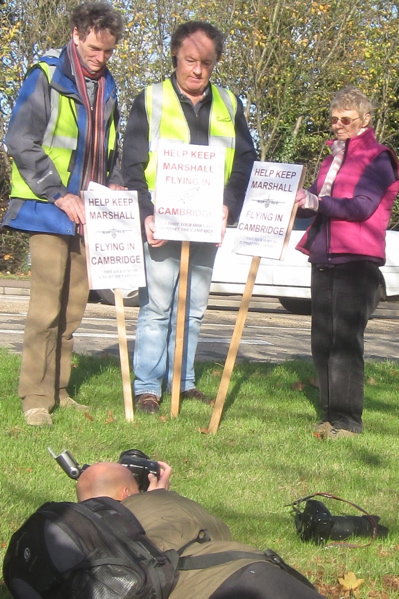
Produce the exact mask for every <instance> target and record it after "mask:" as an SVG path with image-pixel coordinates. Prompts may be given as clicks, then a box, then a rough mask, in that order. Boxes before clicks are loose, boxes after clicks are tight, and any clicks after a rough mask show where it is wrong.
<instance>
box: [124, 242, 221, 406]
mask: <svg viewBox="0 0 399 599" xmlns="http://www.w3.org/2000/svg"><path fill="white" fill-rule="evenodd" d="M216 250H217V248H216V246H215V245H214V244H212V243H190V262H189V272H188V288H187V298H186V318H185V333H184V350H183V360H182V375H181V385H180V388H181V391H188V390H189V389H193V388H194V387H195V374H194V359H195V353H196V350H197V344H198V337H199V332H200V326H201V322H202V320H203V317H204V313H205V310H206V307H207V305H208V296H209V288H210V285H211V279H212V269H213V263H214V261H215V255H216ZM180 254H181V243H180V242H179V241H168V242H167V243H166V244H165V245H163V246H161V247H159V248H152V247H151V246H149V245H148V244H147V243H145V244H144V257H145V267H146V276H147V287H143V288H141V289H140V293H139V301H140V312H139V316H138V320H137V331H136V343H135V348H134V358H133V369H134V375H135V381H134V394H135V395H141V394H142V393H154V394H155V395H158V396H159V397H160V396H161V393H162V385H163V383H165V384H166V389H167V390H170V388H171V386H172V378H173V359H174V351H175V335H176V318H177V303H178V302H177V300H178V291H179V273H180Z"/></svg>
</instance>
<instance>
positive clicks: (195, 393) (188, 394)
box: [180, 387, 210, 403]
mask: <svg viewBox="0 0 399 599" xmlns="http://www.w3.org/2000/svg"><path fill="white" fill-rule="evenodd" d="M180 399H196V400H197V401H202V402H203V403H210V399H208V398H207V397H206V396H205V395H204V394H203V393H201V391H199V390H198V389H197V388H196V387H193V388H192V389H188V390H187V391H182V392H181V393H180Z"/></svg>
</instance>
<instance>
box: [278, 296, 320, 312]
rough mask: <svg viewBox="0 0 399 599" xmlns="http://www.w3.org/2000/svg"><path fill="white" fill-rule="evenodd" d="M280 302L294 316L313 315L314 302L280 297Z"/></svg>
mask: <svg viewBox="0 0 399 599" xmlns="http://www.w3.org/2000/svg"><path fill="white" fill-rule="evenodd" d="M278 301H279V302H280V304H281V305H282V306H283V308H285V309H286V310H287V311H288V312H292V314H306V315H308V316H310V315H311V314H312V300H310V299H303V298H299V297H279V298H278Z"/></svg>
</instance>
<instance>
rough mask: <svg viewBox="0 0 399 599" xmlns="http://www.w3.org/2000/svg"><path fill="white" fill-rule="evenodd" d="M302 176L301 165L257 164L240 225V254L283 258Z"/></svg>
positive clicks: (237, 240)
mask: <svg viewBox="0 0 399 599" xmlns="http://www.w3.org/2000/svg"><path fill="white" fill-rule="evenodd" d="M302 174H303V166H302V165H298V164H284V163H277V162H254V165H253V168H252V173H251V177H250V180H249V183H248V188H247V192H246V195H245V200H244V205H243V208H242V211H241V215H240V220H239V223H238V230H237V235H236V242H235V247H234V250H235V252H236V253H237V254H245V255H247V256H261V257H262V258H272V259H276V260H281V259H282V258H283V256H284V249H285V247H286V244H287V243H288V239H289V234H290V233H291V228H292V224H293V216H294V208H295V196H296V192H297V190H298V187H299V185H300V183H301V179H302Z"/></svg>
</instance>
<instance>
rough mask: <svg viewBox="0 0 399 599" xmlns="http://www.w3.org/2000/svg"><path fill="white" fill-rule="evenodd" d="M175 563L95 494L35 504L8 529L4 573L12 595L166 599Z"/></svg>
mask: <svg viewBox="0 0 399 599" xmlns="http://www.w3.org/2000/svg"><path fill="white" fill-rule="evenodd" d="M178 561H179V555H178V553H177V552H176V551H174V550H170V551H166V552H161V551H160V550H159V549H157V547H156V546H155V545H153V543H151V541H150V540H149V539H148V538H147V537H146V535H145V531H144V529H143V527H142V526H141V524H140V522H139V521H138V520H137V518H136V517H135V516H134V515H133V514H132V512H131V511H130V510H128V509H127V508H126V507H125V506H124V505H122V504H121V503H120V502H118V501H115V500H113V499H111V498H109V497H100V498H96V499H88V500H87V501H84V502H82V503H70V502H60V503H56V502H50V503H45V504H44V505H42V506H41V507H39V508H38V510H37V511H36V512H35V513H34V514H32V516H30V518H28V520H27V521H26V522H25V523H24V524H23V525H22V526H21V528H20V529H19V530H17V531H16V532H15V533H14V534H13V536H12V538H11V541H10V544H9V546H8V548H7V552H6V555H5V558H4V564H3V575H4V581H5V583H6V585H7V587H8V588H9V590H10V592H11V594H12V596H13V597H14V599H166V598H167V597H169V594H170V592H171V591H172V589H173V588H174V586H175V584H176V582H177V578H178V570H177V566H178Z"/></svg>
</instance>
